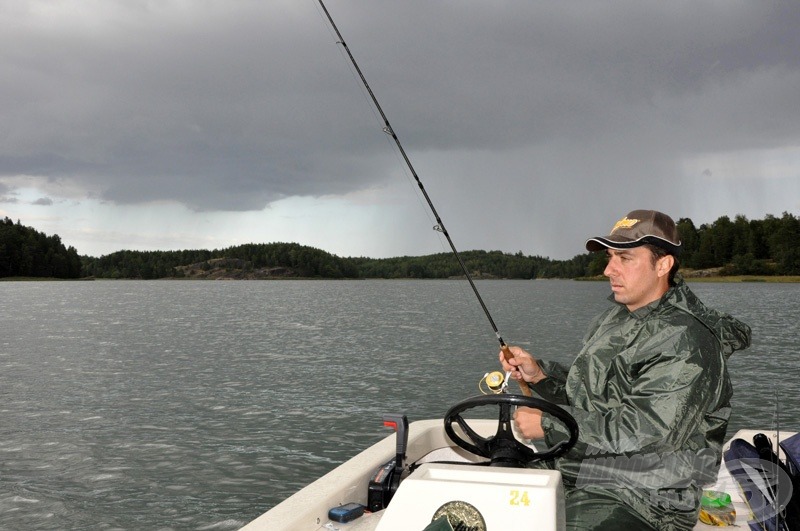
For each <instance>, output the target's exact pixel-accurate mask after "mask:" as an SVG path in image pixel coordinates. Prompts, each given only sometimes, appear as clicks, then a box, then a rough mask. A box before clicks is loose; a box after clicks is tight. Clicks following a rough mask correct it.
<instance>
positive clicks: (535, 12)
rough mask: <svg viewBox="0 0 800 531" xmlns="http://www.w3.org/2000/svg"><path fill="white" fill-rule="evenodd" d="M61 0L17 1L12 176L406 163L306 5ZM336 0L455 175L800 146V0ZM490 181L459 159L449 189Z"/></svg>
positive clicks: (314, 172)
mask: <svg viewBox="0 0 800 531" xmlns="http://www.w3.org/2000/svg"><path fill="white" fill-rule="evenodd" d="M60 5H61V6H62V7H61V8H58V7H54V6H53V5H52V4H50V3H45V2H42V3H38V2H23V1H12V2H11V3H10V4H6V6H5V7H3V8H0V16H1V17H2V18H0V24H2V26H0V48H2V50H3V51H2V55H0V57H2V62H1V63H0V74H2V78H3V79H4V82H3V84H2V85H0V106H1V107H0V108H1V109H2V117H3V123H4V127H3V132H0V138H2V142H0V175H39V176H45V177H50V178H56V177H57V178H64V179H69V180H71V181H73V182H76V183H79V184H80V186H82V187H83V188H84V189H85V190H86V192H87V194H89V193H91V194H94V195H96V196H98V197H101V198H103V199H106V200H110V201H113V202H117V203H137V202H144V201H150V200H159V199H169V200H175V201H178V202H182V203H184V204H186V205H188V206H189V207H191V208H194V209H198V210H248V209H259V208H261V207H263V206H264V205H265V204H268V203H269V202H271V201H274V200H276V199H280V198H283V197H289V196H296V195H310V196H315V195H323V194H341V193H346V192H349V191H353V190H358V189H362V188H364V187H367V186H369V185H371V184H374V183H375V182H380V181H382V180H385V179H389V178H391V177H390V174H392V173H396V171H397V167H398V162H397V160H396V158H395V157H392V156H390V155H389V156H387V150H386V147H385V144H384V142H385V139H384V138H383V135H382V134H381V133H380V124H379V123H378V122H377V120H375V118H374V117H373V116H372V115H371V111H370V110H369V109H370V106H369V104H368V103H367V98H366V96H365V95H364V94H363V91H362V93H361V94H359V91H360V90H361V89H360V88H359V83H358V81H357V80H356V79H355V75H354V74H353V73H352V72H351V71H350V70H349V66H348V63H347V61H346V59H345V58H344V55H343V54H342V53H341V50H339V49H337V46H336V45H335V44H334V40H335V39H334V37H333V35H332V33H331V31H330V29H329V28H328V27H327V26H326V23H325V22H324V21H323V19H322V17H321V14H320V13H319V11H318V9H317V8H316V7H315V3H314V2H313V1H311V0H309V1H302V2H301V1H296V0H292V1H268V2H236V1H234V2H203V3H178V2H170V1H163V2H133V1H125V2H122V1H119V2H110V1H108V2H101V3H92V2H68V3H64V4H60ZM327 5H328V8H329V9H330V11H331V13H332V14H333V16H334V19H335V20H336V21H337V23H338V25H339V27H340V29H341V31H342V33H343V34H344V37H345V39H346V40H347V42H348V44H349V46H350V47H351V49H352V50H353V52H354V54H355V56H356V59H357V60H358V61H359V64H360V65H361V67H362V69H363V71H364V73H365V75H366V77H367V79H368V80H369V81H370V83H371V84H372V86H373V89H374V90H375V92H376V94H377V95H378V98H379V100H380V101H381V103H382V105H383V106H384V110H385V111H386V112H387V114H388V116H389V118H390V120H391V121H392V124H393V125H394V128H395V130H396V131H397V132H398V134H399V135H400V138H401V140H402V141H403V142H404V146H405V147H406V148H407V149H408V150H409V151H410V152H411V153H412V154H413V157H419V159H420V160H422V161H423V162H424V163H429V164H430V165H431V169H436V171H437V172H438V173H437V175H438V176H439V177H440V178H441V180H442V182H447V180H448V178H449V176H448V173H449V172H453V171H456V170H455V168H454V166H450V164H452V161H450V162H449V161H448V154H453V155H454V156H455V155H456V154H461V153H467V152H473V151H477V152H485V153H494V154H495V157H496V158H498V159H500V158H503V156H504V155H503V154H504V153H506V152H508V151H513V150H522V152H523V156H521V157H520V160H519V161H518V162H519V164H517V165H516V166H513V167H511V166H509V167H507V168H505V169H504V171H503V172H502V174H497V173H495V174H493V175H490V176H489V177H491V178H492V179H503V183H504V184H505V185H506V186H509V187H512V188H513V187H514V186H516V185H517V183H520V184H519V185H520V186H529V185H530V183H531V181H532V180H535V181H537V182H539V183H540V185H541V188H539V189H538V191H541V190H542V189H545V190H547V191H548V192H549V193H550V194H551V195H550V196H549V197H550V198H551V199H550V200H549V202H552V200H553V198H559V197H565V198H573V199H574V198H575V197H576V195H577V196H580V195H581V194H590V196H591V197H596V198H597V199H605V200H611V199H613V198H614V196H615V193H616V192H617V191H618V189H619V187H621V186H629V183H630V182H631V180H632V179H635V178H640V177H641V176H642V175H643V174H645V175H648V176H649V177H650V178H652V179H659V178H666V177H667V176H669V175H670V173H671V172H674V166H673V164H674V158H675V156H676V155H677V154H680V155H681V156H687V154H688V155H690V154H692V153H704V152H711V151H729V150H737V149H758V148H771V147H780V146H791V145H794V146H796V145H797V144H798V141H799V140H800V116H798V113H800V111H798V106H797V105H796V98H797V94H798V93H800V69H799V68H798V66H800V65H798V54H797V50H798V49H800V33H798V32H797V31H796V28H797V27H798V25H800V16H798V15H800V9H798V7H797V5H796V3H792V2H753V3H737V4H732V3H727V2H724V3H720V2H694V3H676V2H649V3H642V2H638V1H627V2H588V1H586V2H528V1H509V2H478V1H468V2H430V1H405V2H394V1H392V2H390V1H386V0H380V1H375V0H371V1H355V0H347V1H345V0H339V1H334V0H330V1H329V2H328V3H327ZM63 6H66V7H63ZM59 9H61V11H59ZM48 10H50V11H55V12H51V13H49V14H48ZM535 156H538V157H539V158H538V159H535V158H534V157H535ZM413 157H412V158H413ZM431 161H435V162H431ZM456 166H463V165H458V164H456ZM709 171H713V168H711V169H710V170H709ZM486 178H487V174H486V173H485V172H481V173H475V172H474V171H471V170H470V168H469V167H466V168H461V169H460V170H459V175H458V179H459V180H455V181H453V185H452V186H453V187H459V188H463V187H464V186H466V185H468V184H470V185H472V184H474V185H475V186H478V187H480V186H481V185H480V184H479V183H480V181H481V180H485V179H486ZM658 186H661V185H658ZM663 192H664V193H665V194H668V193H669V190H668V187H667V186H666V185H665V186H664V190H663ZM565 208H569V206H566V207H565ZM598 217H599V216H598ZM603 219H605V218H603Z"/></svg>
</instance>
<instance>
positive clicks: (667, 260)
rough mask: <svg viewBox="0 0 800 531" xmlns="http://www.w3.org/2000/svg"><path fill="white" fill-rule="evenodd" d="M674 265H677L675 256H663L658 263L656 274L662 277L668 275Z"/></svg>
mask: <svg viewBox="0 0 800 531" xmlns="http://www.w3.org/2000/svg"><path fill="white" fill-rule="evenodd" d="M673 265H675V257H674V256H672V255H671V254H668V255H665V256H662V257H661V258H659V259H658V262H656V274H658V276H660V277H663V276H665V275H668V274H669V272H670V270H671V269H672V266H673Z"/></svg>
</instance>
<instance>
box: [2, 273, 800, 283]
mask: <svg viewBox="0 0 800 531" xmlns="http://www.w3.org/2000/svg"><path fill="white" fill-rule="evenodd" d="M462 278H463V277H462ZM683 279H684V280H685V281H686V282H716V283H735V282H756V283H772V284H797V283H800V275H784V276H781V275H775V276H767V275H731V276H700V275H697V276H692V274H691V273H687V274H684V276H683ZM95 280H97V281H100V282H103V281H114V280H124V281H136V280H144V279H141V278H93V277H87V278H53V277H2V278H0V282H87V281H95ZM150 280H181V281H185V280H268V281H269V280H273V281H274V280H277V281H287V280H289V281H290V280H453V279H452V278H451V279H443V278H427V279H412V278H318V277H313V278H312V277H278V276H276V277H263V278H230V277H225V278H180V277H164V278H158V279H150ZM475 280H476V281H477V280H510V279H505V278H491V279H489V278H475ZM515 280H523V281H526V280H575V281H578V282H601V281H602V282H607V280H608V279H606V278H605V277H603V276H596V277H578V278H572V279H570V278H535V279H515Z"/></svg>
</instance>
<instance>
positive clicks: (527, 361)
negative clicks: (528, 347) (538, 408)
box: [500, 347, 547, 384]
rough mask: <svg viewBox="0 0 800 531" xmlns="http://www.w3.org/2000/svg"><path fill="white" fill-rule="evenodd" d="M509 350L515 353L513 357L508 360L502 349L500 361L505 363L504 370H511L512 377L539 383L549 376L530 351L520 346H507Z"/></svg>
mask: <svg viewBox="0 0 800 531" xmlns="http://www.w3.org/2000/svg"><path fill="white" fill-rule="evenodd" d="M507 348H508V351H509V352H511V354H512V355H513V357H512V358H510V359H508V360H506V357H505V355H504V354H503V351H502V350H501V351H500V363H502V364H503V370H504V371H510V372H511V377H512V378H513V379H515V380H523V381H525V382H530V383H534V384H535V383H539V382H540V381H542V380H544V379H545V378H547V375H546V374H545V373H544V371H543V370H542V368H541V367H540V366H539V362H537V361H536V358H534V357H533V356H532V355H531V353H530V352H527V351H525V350H524V349H522V348H520V347H507Z"/></svg>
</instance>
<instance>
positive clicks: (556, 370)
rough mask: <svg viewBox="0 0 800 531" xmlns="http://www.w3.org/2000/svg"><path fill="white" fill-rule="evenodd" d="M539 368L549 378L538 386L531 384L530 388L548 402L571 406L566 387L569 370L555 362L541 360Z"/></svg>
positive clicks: (537, 384)
mask: <svg viewBox="0 0 800 531" xmlns="http://www.w3.org/2000/svg"><path fill="white" fill-rule="evenodd" d="M539 366H540V367H541V368H542V370H543V371H544V373H545V374H546V375H547V378H545V379H544V380H542V381H540V382H539V383H536V384H532V383H529V384H528V387H530V388H531V390H532V391H533V392H534V393H536V394H537V395H539V396H540V397H542V398H543V399H545V400H547V401H548V402H552V403H554V404H564V405H566V404H569V399H568V398H567V387H566V385H567V374H569V369H568V368H567V367H565V366H564V365H562V364H561V363H558V362H555V361H544V360H539Z"/></svg>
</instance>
